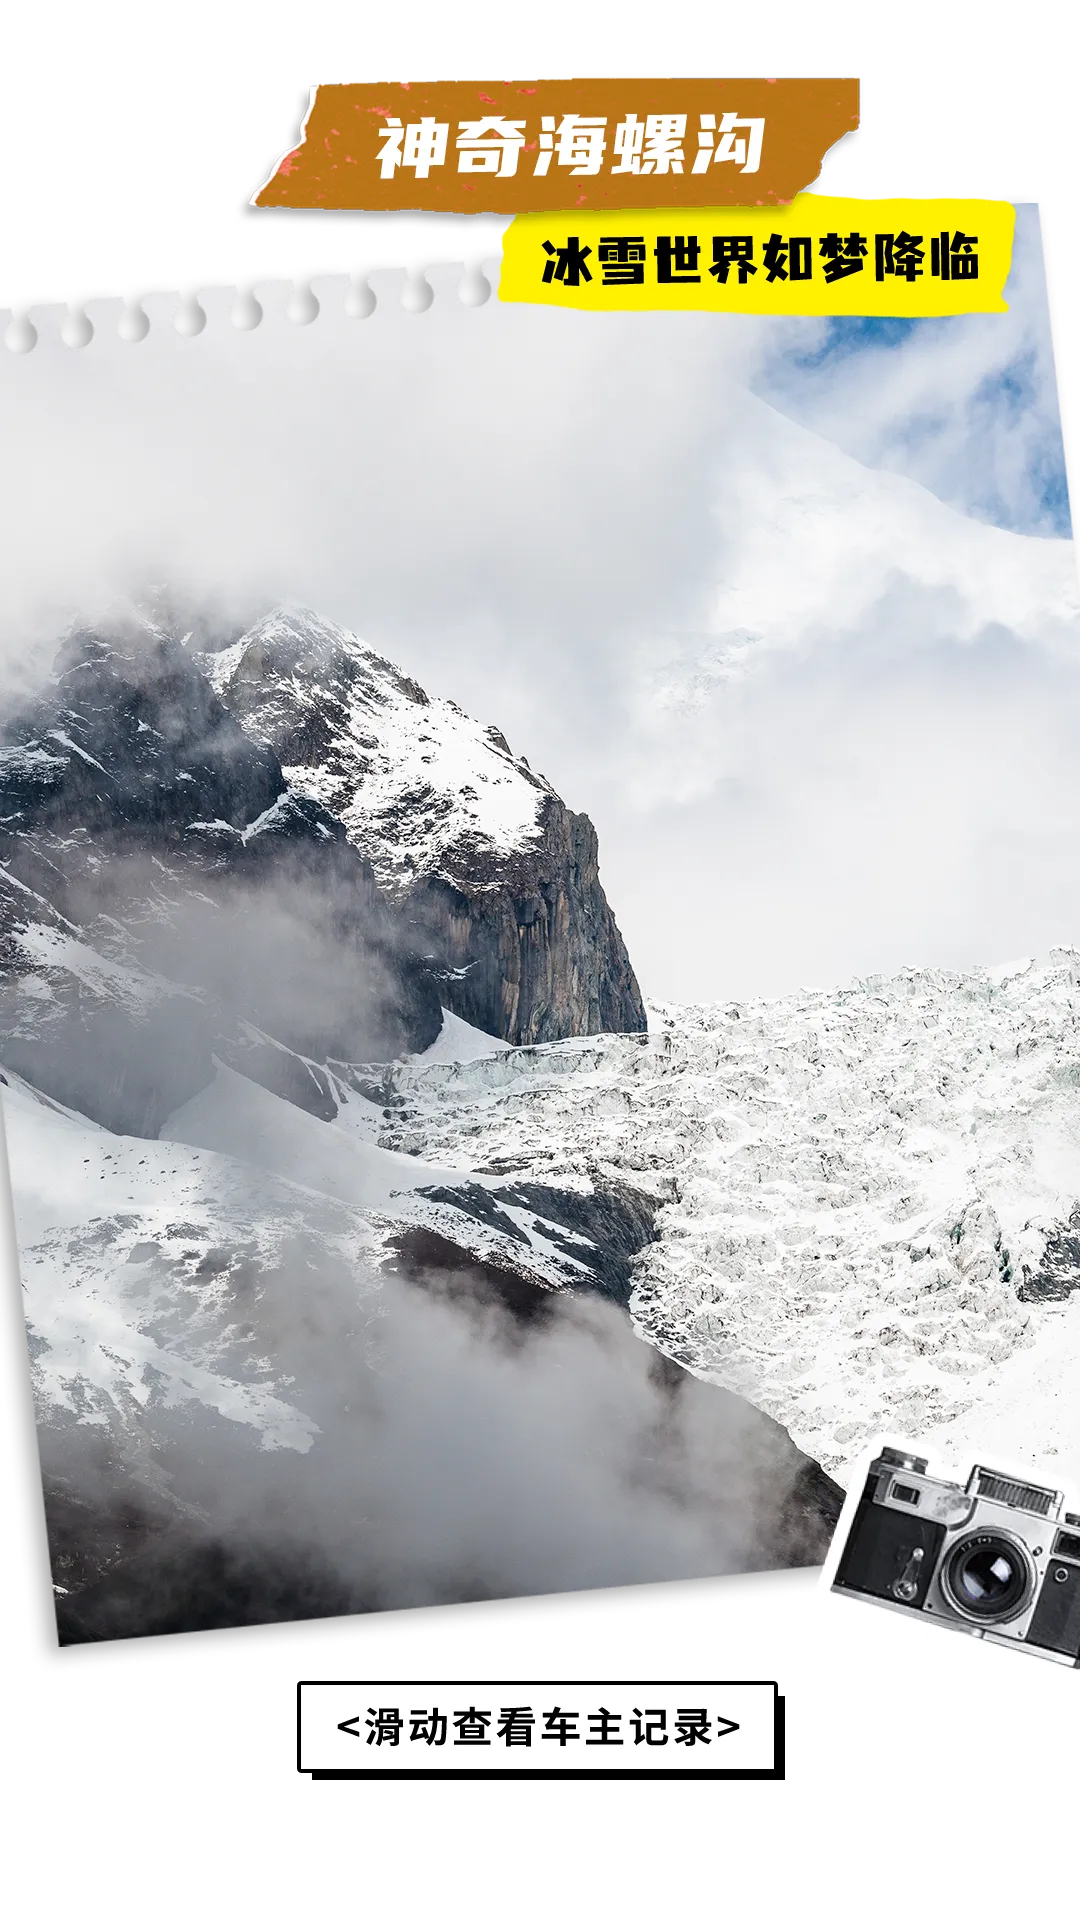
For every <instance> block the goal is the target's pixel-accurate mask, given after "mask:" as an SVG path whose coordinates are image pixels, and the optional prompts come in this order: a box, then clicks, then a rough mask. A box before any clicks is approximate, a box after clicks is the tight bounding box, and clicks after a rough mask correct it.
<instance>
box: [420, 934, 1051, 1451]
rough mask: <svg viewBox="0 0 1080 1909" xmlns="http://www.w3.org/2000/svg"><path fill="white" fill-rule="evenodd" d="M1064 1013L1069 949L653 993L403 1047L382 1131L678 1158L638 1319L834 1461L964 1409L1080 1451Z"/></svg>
mask: <svg viewBox="0 0 1080 1909" xmlns="http://www.w3.org/2000/svg"><path fill="white" fill-rule="evenodd" d="M1078 1014H1080V955H1078V954H1077V953H1076V952H1074V951H1056V952H1055V953H1054V954H1053V955H1052V956H1051V957H1050V958H1049V959H1048V960H1047V961H1045V962H1041V963H1036V962H1030V963H1027V964H1014V965H1013V966H1012V967H1011V968H1006V969H1004V970H998V971H995V972H994V973H990V972H976V973H972V974H966V975H955V974H947V973H942V972H936V971H927V972H920V971H914V970H911V971H906V972H904V973H902V974H900V975H898V976H894V977H891V978H888V979H886V978H883V977H871V978H869V979H867V980H865V981H862V982H858V983H855V984H853V985H852V986H851V987H849V988H846V989H841V990H837V991H835V992H819V993H808V992H807V993H801V994H797V995H793V996H789V997H786V998H783V999H779V1000H759V1001H751V1002H747V1003H740V1004H738V1005H737V1006H736V1005H735V1004H721V1005H718V1006H712V1007H696V1008H671V1007H654V1008H653V1009H652V1010H651V1020H650V1034H649V1036H648V1039H647V1040H644V1041H640V1040H639V1041H634V1040H625V1039H624V1040H619V1039H615V1038H601V1039H595V1040H588V1041H577V1042H564V1043H560V1044H559V1045H558V1046H557V1047H554V1046H553V1047H550V1048H546V1049H545V1048H538V1049H534V1050H531V1051H529V1052H515V1053H513V1054H508V1055H505V1056H494V1057H491V1058H489V1059H486V1060H484V1059H481V1060H476V1061H473V1062H472V1063H470V1064H467V1065H459V1066H456V1067H452V1068H448V1069H445V1070H442V1069H435V1068H431V1067H428V1068H425V1069H424V1070H423V1071H420V1070H418V1069H416V1068H415V1067H413V1068H412V1069H405V1070H403V1072H402V1074H401V1076H400V1080H399V1086H400V1090H401V1092H402V1093H403V1094H404V1097H405V1103H406V1105H405V1109H404V1111H403V1113H402V1115H401V1116H400V1119H399V1121H398V1123H397V1127H398V1132H397V1144H399V1145H404V1146H408V1147H409V1148H417V1149H419V1148H422V1150H423V1152H424V1154H425V1156H426V1157H427V1158H429V1159H432V1158H434V1159H439V1160H442V1161H445V1162H446V1163H447V1164H448V1165H457V1166H461V1165H462V1164H463V1163H464V1161H465V1160H466V1159H468V1160H470V1161H471V1162H472V1163H473V1165H474V1166H475V1167H479V1168H483V1166H484V1165H485V1162H488V1163H491V1162H496V1161H497V1162H498V1163H499V1164H500V1165H504V1166H505V1164H506V1163H507V1162H508V1161H509V1162H510V1163H512V1164H516V1165H521V1164H523V1163H524V1162H525V1161H526V1160H527V1161H529V1162H530V1164H531V1167H532V1170H534V1171H536V1170H542V1171H545V1172H548V1173H554V1174H559V1173H562V1174H564V1175H565V1176H566V1177H567V1181H568V1183H572V1182H573V1179H574V1175H575V1173H576V1172H582V1171H584V1170H586V1169H587V1170H588V1171H590V1172H591V1173H593V1174H594V1175H595V1173H596V1171H597V1170H598V1169H599V1170H600V1171H601V1172H602V1171H604V1170H609V1171H631V1172H637V1173H640V1174H644V1175H647V1176H650V1178H651V1181H652V1183H653V1184H655V1185H657V1186H666V1189H667V1192H668V1195H669V1202H670V1203H669V1204H668V1205H667V1206H666V1207H665V1208H664V1209H663V1211H662V1213H661V1217H660V1229H661V1237H660V1240H659V1242H658V1243H657V1244H656V1245H655V1246H653V1247H651V1248H649V1249H647V1250H646V1252H645V1254H644V1256H643V1259H642V1261H641V1262H639V1272H638V1276H637V1280H636V1288H635V1293H634V1298H633V1302H632V1304H633V1310H634V1315H635V1318H636V1321H637V1324H638V1327H639V1330H640V1331H642V1332H643V1333H644V1334H645V1335H646V1336H647V1337H649V1338H651V1339H653V1340H655V1342H656V1343H657V1344H659V1345H660V1346H662V1347H663V1348H664V1349H665V1350H666V1351H668V1352H669V1353H671V1354H672V1355H673V1356H675V1357H676V1358H678V1359H679V1360H680V1361H682V1362H683V1363H684V1364H686V1365H688V1366H690V1367H692V1368H693V1369H694V1370H695V1371H697V1372H700V1373H704V1374H708V1375H709V1376H711V1377H713V1378H715V1379H717V1380H719V1381H722V1382H723V1383H724V1384H726V1385H730V1386H732V1387H733V1388H734V1389H737V1390H739V1391H741V1392H743V1394H744V1395H745V1396H747V1397H749V1398H751V1399H752V1400H753V1401H754V1402H755V1403H757V1404H759V1405H761V1406H763V1407H764V1408H765V1409H766V1410H767V1411H770V1412H771V1413H773V1414H774V1415H775V1416H776V1417H777V1418H779V1419H780V1421H781V1423H783V1424H784V1425H785V1426H786V1427H787V1428H788V1430H789V1431H790V1432H791V1434H792V1436H793V1437H794V1438H795V1439H796V1441H797V1442H798V1443H799V1444H801V1446H802V1447H803V1449H804V1450H808V1451H810V1452H812V1453H813V1454H814V1455H815V1456H816V1457H818V1458H819V1459H820V1461H821V1462H822V1463H823V1464H824V1465H825V1466H826V1467H827V1469H829V1470H831V1471H832V1472H833V1473H834V1474H835V1475H837V1476H840V1477H843V1476H844V1474H845V1470H846V1466H847V1464H848V1462H849V1461H850V1460H851V1459H852V1458H853V1457H855V1456H856V1455H857V1454H858V1453H859V1451H860V1450H861V1448H862V1447H863V1446H865V1445H866V1444H867V1443H868V1442H869V1441H870V1440H871V1439H872V1438H873V1437H874V1436H875V1434H876V1433H877V1432H878V1431H879V1430H882V1429H886V1428H888V1429H890V1430H892V1431H894V1432H897V1433H900V1434H903V1435H906V1436H912V1437H914V1436H918V1435H919V1434H923V1435H929V1434H930V1432H931V1430H932V1431H933V1437H934V1442H935V1443H936V1444H937V1445H938V1446H943V1447H944V1449H945V1451H946V1452H949V1451H950V1450H951V1449H952V1443H953V1440H952V1434H951V1432H950V1431H949V1428H950V1427H954V1426H955V1428H956V1440H955V1442H956V1443H957V1444H958V1445H962V1444H963V1443H964V1442H965V1439H966V1438H967V1436H968V1427H969V1426H972V1425H974V1426H977V1428H978V1430H979V1432H980V1435H985V1437H986V1438H987V1439H988V1440H989V1439H992V1442H993V1446H994V1449H995V1450H996V1451H999V1452H1001V1451H1005V1452H1008V1451H1009V1450H1010V1449H1014V1448H1015V1449H1016V1450H1017V1453H1018V1457H1027V1456H1029V1457H1030V1458H1031V1460H1032V1462H1033V1463H1035V1462H1037V1463H1038V1464H1040V1465H1043V1466H1045V1467H1046V1468H1048V1469H1050V1470H1061V1469H1064V1470H1066V1471H1069V1470H1071V1471H1072V1472H1073V1474H1074V1475H1075V1476H1077V1477H1080V1387H1078V1386H1077V1385H1076V1382H1075V1377H1073V1378H1072V1379H1070V1378H1069V1374H1070V1372H1071V1373H1073V1374H1074V1375H1075V1372H1076V1362H1075V1361H1076V1355H1077V1354H1080V1338H1078V1333H1080V1327H1078V1324H1077V1321H1078V1319H1080V1238H1078V1243H1077V1266H1076V1269H1075V1280H1076V1284H1075V1290H1074V1289H1073V1284H1072V1281H1073V1275H1072V1274H1071V1273H1070V1271H1069V1267H1070V1265H1071V1246H1070V1241H1071V1240H1072V1238H1073V1231H1072V1223H1071V1222H1070V1214H1071V1212H1072V1209H1073V1206H1074V1203H1075V1202H1076V1200H1077V1198H1078V1195H1080V1018H1078ZM1062 1238H1064V1241H1065V1247H1064V1257H1063V1251H1062V1247H1061V1241H1062ZM1048 1254H1049V1256H1050V1258H1049V1259H1048ZM1051 1260H1053V1263H1054V1264H1055V1265H1056V1266H1058V1267H1059V1269H1060V1267H1061V1265H1062V1264H1063V1263H1064V1267H1065V1271H1064V1273H1063V1274H1060V1276H1058V1277H1056V1279H1055V1280H1051V1281H1050V1282H1049V1287H1047V1284H1046V1281H1045V1271H1046V1267H1047V1265H1048V1264H1049V1263H1050V1261H1051ZM1041 1275H1042V1276H1044V1277H1043V1278H1042V1280H1041V1281H1040V1276H1041ZM1047 1291H1049V1296H1040V1294H1042V1293H1045V1292H1047ZM1070 1294H1071V1295H1072V1296H1070ZM1021 1434H1022V1435H1021Z"/></svg>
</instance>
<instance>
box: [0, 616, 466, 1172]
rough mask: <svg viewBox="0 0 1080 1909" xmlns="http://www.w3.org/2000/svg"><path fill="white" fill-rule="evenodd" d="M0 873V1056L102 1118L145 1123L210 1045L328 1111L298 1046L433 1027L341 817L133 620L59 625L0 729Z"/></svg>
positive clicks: (380, 1051) (403, 930) (167, 640)
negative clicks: (40, 675)
mask: <svg viewBox="0 0 1080 1909" xmlns="http://www.w3.org/2000/svg"><path fill="white" fill-rule="evenodd" d="M0 876H2V877H3V902H2V905H0V968H2V972H3V974H4V975H5V976H6V978H7V980H8V981H9V983H10V985H9V986H6V987H4V988H3V989H0V1004H2V1005H0V1017H2V1018H0V1035H2V1036H3V1039H4V1051H5V1053H6V1054H7V1056H8V1059H9V1061H10V1064H11V1065H12V1066H13V1067H15V1068H16V1070H17V1071H19V1072H21V1073H23V1074H24V1075H26V1077H27V1078H29V1079H31V1080H32V1081H34V1082H35V1083H36V1084H37V1085H39V1086H40V1087H41V1088H42V1089H43V1090H44V1091H45V1092H48V1093H51V1094H53V1095H54V1096H55V1097H56V1098H58V1099H61V1100H62V1101H64V1103H65V1104H66V1105H69V1106H71V1105H74V1106H77V1107H78V1108H79V1109H80V1110H81V1111H83V1112H85V1113H88V1114H90V1116H91V1117H92V1118H94V1119H96V1120H99V1121H101V1122H102V1123H103V1124H105V1125H108V1126H111V1127H114V1128H117V1129H118V1130H126V1131H128V1132H132V1133H140V1134H151V1133H155V1132H157V1131H158V1130H159V1128H160V1126H161V1123H162V1120H163V1119H164V1118H165V1117H166V1116H167V1114H168V1113H169V1112H170V1111H171V1110H172V1108H173V1107H175V1106H178V1105H180V1104H181V1102H182V1101H184V1100H186V1099H188V1098H190V1096H191V1094H192V1093H194V1092H197V1091H198V1089H199V1088H200V1087H201V1086H204V1085H205V1084H206V1083H207V1081H208V1080H209V1079H210V1077H211V1072H212V1069H211V1061H210V1056H211V1051H212V1050H214V1051H217V1052H218V1053H220V1054H221V1055H222V1056H223V1057H227V1058H228V1059H229V1061H230V1062H231V1064H232V1065H234V1066H236V1067H238V1068H240V1069H241V1071H249V1072H252V1073H253V1074H254V1075H255V1076H256V1078H260V1079H263V1080H264V1081H266V1084H268V1085H273V1087H274V1089H275V1091H284V1092H286V1093H287V1094H288V1095H289V1097H290V1098H294V1099H298V1100H299V1102H300V1104H302V1105H307V1106H309V1107H310V1108H311V1110H312V1111H318V1112H321V1113H323V1114H325V1115H331V1114H332V1113H333V1112H334V1111H335V1103H334V1101H333V1097H332V1095H331V1094H330V1093H329V1091H328V1089H327V1088H326V1087H325V1086H324V1085H323V1084H321V1083H320V1082H319V1081H318V1080H317V1079H316V1078H315V1077H314V1076H313V1075H312V1072H311V1068H310V1065H309V1064H308V1063H309V1062H310V1061H311V1060H314V1061H315V1062H325V1061H326V1060H328V1059H331V1058H334V1059H338V1060H340V1061H344V1062H349V1061H371V1060H381V1059H390V1058H392V1057H393V1056H395V1055H397V1054H400V1053H402V1052H406V1051H409V1050H416V1049H418V1048H423V1047H425V1046H427V1045H429V1044H430V1042H431V1041H432V1040H434V1039H435V1037H436V1035H437V1034H438V1031H439V1028H440V1026H441V1012H440V1005H439V992H438V987H437V984H436V981H435V979H434V977H433V975H432V974H431V972H430V966H429V964H428V963H427V962H426V961H425V960H424V958H423V955H422V953H421V951H420V948H419V946H418V943H417V939H416V937H415V935H411V934H410V932H409V930H408V927H407V925H406V924H403V923H402V922H401V921H400V920H399V919H398V918H397V917H396V916H395V915H394V913H393V912H392V911H391V910H390V909H389V908H388V906H387V904H386V902H385V900H384V898H383V897H382V896H381V894H380V893H379V890H378V887H377V884H376V882H375V878H374V875H373V872H372V869H371V867H370V864H369V863H367V862H366V861H365V859H364V857H363V856H362V855H360V854H359V853H358V851H357V850H356V849H355V848H353V847H352V846H351V844H350V843H349V842H348V841H347V840H346V837H345V831H344V829H343V828H342V826H341V824H340V822H338V821H337V819H336V818H335V817H334V816H332V815H331V814H329V813H328V811H326V810H325V809H324V808H323V807H322V806H321V805H320V804H319V803H317V802H315V801H312V800H311V799H309V798H307V797H305V796H303V795H302V794H297V793H293V792H292V791H290V789H289V787H288V785H287V782H286V779H285V777H284V775H283V773H282V769H281V765H280V763H279V762H278V760H277V758H276V757H275V755H274V753H273V751H272V750H271V749H270V748H268V747H267V746H266V745H264V744H262V743H260V742H258V741H252V740H251V739H250V738H249V737H248V736H247V735H245V733H244V731H243V730H242V729H241V728H240V726H239V725H238V723H237V722H236V721H235V719H234V718H233V717H232V716H231V715H230V713H229V711H228V710H227V709H226V708H225V707H224V705H223V704H222V703H221V701H220V700H219V698H218V697H217V696H216V695H215V694H214V692H213V690H212V688H211V686H210V684H209V683H208V682H207V680H206V678H205V676H204V674H203V673H202V671H200V670H199V669H198V668H197V667H196V665H195V664H194V663H193V661H192V659H191V657H190V656H189V655H188V653H187V651H186V650H185V649H184V648H183V646H182V645H181V644H180V643H179V642H178V641H177V640H176V639H175V638H173V637H171V636H168V635H165V634H162V633H161V632H160V631H158V630H156V629H153V628H149V627H146V626H143V625H139V624H138V623H136V622H134V621H133V622H130V623H127V624H123V625H120V626H118V627H117V628H115V629H109V630H95V631H89V630H88V631H82V632H79V633H77V634H76V635H74V636H73V637H71V638H70V639H69V640H68V641H67V642H66V643H65V645H64V646H63V648H62V650H61V652H60V654H59V656H58V658H57V666H56V675H55V679H54V681H53V682H52V683H51V684H50V685H49V686H48V688H47V689H46V690H45V692H44V693H43V694H42V695H41V696H40V697H39V698H38V700H37V701H36V702H35V703H34V704H33V705H31V706H24V707H23V708H22V709H21V710H19V711H18V712H16V713H15V714H14V715H13V717H12V718H11V719H10V720H9V722H8V723H7V724H6V726H5V729H4V732H3V734H2V735H0ZM299 1055H303V1056H304V1057H306V1058H305V1059H304V1060H300V1059H299V1058H298V1056H299ZM271 1077H272V1078H271ZM290 1083H291V1091H290Z"/></svg>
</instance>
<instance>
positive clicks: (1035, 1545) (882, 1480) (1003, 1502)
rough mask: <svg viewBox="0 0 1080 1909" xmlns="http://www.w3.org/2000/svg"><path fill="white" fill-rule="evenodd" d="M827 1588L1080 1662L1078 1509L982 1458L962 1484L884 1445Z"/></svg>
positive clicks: (1070, 1662)
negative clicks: (1068, 1509) (1065, 1505)
mask: <svg viewBox="0 0 1080 1909" xmlns="http://www.w3.org/2000/svg"><path fill="white" fill-rule="evenodd" d="M832 1589H833V1590H834V1591H840V1592H843V1593H844V1594H846V1595H847V1596H849V1597H860V1598H872V1599H874V1600H875V1601H880V1602H883V1603H886V1604H893V1605H895V1606H896V1608H897V1609H898V1610H902V1611H903V1610H906V1611H913V1612H914V1613H915V1615H916V1616H917V1617H925V1618H928V1619H929V1620H930V1621H931V1623H935V1624H947V1625H950V1626H952V1627H954V1628H955V1629H958V1630H963V1631H967V1632H968V1633H969V1634H970V1635H972V1636H974V1637H986V1638H989V1639H990V1640H991V1642H993V1643H995V1644H1008V1645H1010V1646H1011V1647H1012V1648H1013V1649H1014V1650H1026V1651H1031V1652H1032V1653H1033V1654H1034V1655H1036V1656H1039V1657H1047V1658H1050V1659H1051V1660H1052V1661H1053V1662H1054V1663H1058V1664H1067V1665H1069V1666H1070V1667H1071V1668H1073V1669H1076V1668H1077V1667H1080V1515H1078V1514H1077V1513H1076V1512H1063V1511H1062V1493H1061V1492H1055V1491H1050V1490H1048V1489H1047V1488H1046V1487H1045V1486H1042V1485H1032V1484H1027V1483H1025V1482H1024V1480H1023V1479H1019V1478H1010V1477H1008V1476H1007V1475H1006V1474H1005V1473H1004V1472H999V1471H996V1470H991V1469H990V1468H989V1467H987V1466H984V1465H976V1466H975V1468H974V1470H973V1471H972V1473H971V1476H970V1478H969V1479H968V1482H967V1485H966V1487H965V1489H964V1490H963V1491H961V1489H960V1487H959V1485H954V1484H950V1483H948V1482H947V1481H945V1480H943V1479H939V1478H930V1477H929V1476H928V1475H927V1461H926V1459H924V1458H917V1457H915V1456H913V1455H912V1453H910V1452H901V1451H896V1450H894V1449H893V1448H892V1447H891V1446H886V1447H885V1449H884V1450H883V1451H882V1453H881V1456H880V1457H879V1458H876V1459H875V1460H874V1461H873V1463H872V1464H871V1466H870V1469H869V1471H868V1473H867V1477H866V1484H865V1486H864V1488H863V1492H862V1496H861V1498H860V1500H859V1503H858V1506H857V1508H856V1511H855V1516H854V1519H853V1521H852V1524H851V1528H850V1530H849V1531H848V1534H847V1539H846V1541H845V1543H844V1548H843V1551H842V1553H841V1557H840V1562H839V1564H838V1566H837V1568H836V1573H835V1576H834V1578H833V1583H832Z"/></svg>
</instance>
